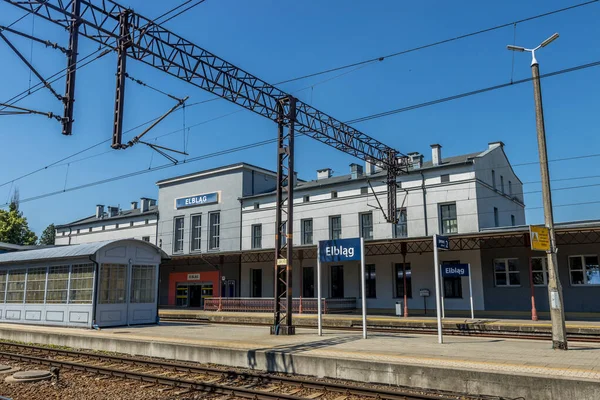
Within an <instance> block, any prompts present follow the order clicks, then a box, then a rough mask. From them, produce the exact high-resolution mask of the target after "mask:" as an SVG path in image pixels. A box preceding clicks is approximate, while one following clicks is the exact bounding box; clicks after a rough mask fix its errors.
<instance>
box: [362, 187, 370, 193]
mask: <svg viewBox="0 0 600 400" xmlns="http://www.w3.org/2000/svg"><path fill="white" fill-rule="evenodd" d="M360 194H369V187H368V186H363V187H361V188H360Z"/></svg>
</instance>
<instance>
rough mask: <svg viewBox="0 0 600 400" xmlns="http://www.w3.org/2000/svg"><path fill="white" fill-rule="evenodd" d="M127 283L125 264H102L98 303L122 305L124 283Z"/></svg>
mask: <svg viewBox="0 0 600 400" xmlns="http://www.w3.org/2000/svg"><path fill="white" fill-rule="evenodd" d="M126 281H127V265H126V264H102V267H101V268H100V289H99V293H98V303H100V304H123V303H125V302H126V298H125V292H126V291H127V288H126V287H125V282H126Z"/></svg>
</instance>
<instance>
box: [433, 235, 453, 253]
mask: <svg viewBox="0 0 600 400" xmlns="http://www.w3.org/2000/svg"><path fill="white" fill-rule="evenodd" d="M436 238H437V240H436V243H435V245H436V247H437V248H438V249H441V250H450V239H448V236H440V235H437V236H436Z"/></svg>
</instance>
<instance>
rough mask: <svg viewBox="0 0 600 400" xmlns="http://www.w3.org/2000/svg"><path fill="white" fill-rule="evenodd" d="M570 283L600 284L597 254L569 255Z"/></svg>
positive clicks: (580, 284)
mask: <svg viewBox="0 0 600 400" xmlns="http://www.w3.org/2000/svg"><path fill="white" fill-rule="evenodd" d="M569 275H570V277H571V285H573V286H583V285H600V266H599V265H598V256H597V255H580V256H569Z"/></svg>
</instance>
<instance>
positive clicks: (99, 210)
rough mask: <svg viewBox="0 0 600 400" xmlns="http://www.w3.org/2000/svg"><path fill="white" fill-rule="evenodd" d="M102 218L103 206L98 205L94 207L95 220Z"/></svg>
mask: <svg viewBox="0 0 600 400" xmlns="http://www.w3.org/2000/svg"><path fill="white" fill-rule="evenodd" d="M102 217H104V206H103V205H102V204H98V205H97V206H96V218H102Z"/></svg>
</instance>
